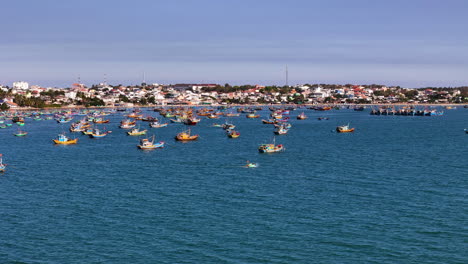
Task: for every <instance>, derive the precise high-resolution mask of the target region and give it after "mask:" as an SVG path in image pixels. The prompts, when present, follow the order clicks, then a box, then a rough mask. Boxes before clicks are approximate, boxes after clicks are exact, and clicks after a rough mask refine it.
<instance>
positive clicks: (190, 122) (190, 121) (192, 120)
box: [184, 117, 201, 126]
mask: <svg viewBox="0 0 468 264" xmlns="http://www.w3.org/2000/svg"><path fill="white" fill-rule="evenodd" d="M200 121H201V119H200V118H196V117H189V118H187V119H185V121H184V123H185V124H186V125H189V126H194V125H196V124H198V123H199V122H200Z"/></svg>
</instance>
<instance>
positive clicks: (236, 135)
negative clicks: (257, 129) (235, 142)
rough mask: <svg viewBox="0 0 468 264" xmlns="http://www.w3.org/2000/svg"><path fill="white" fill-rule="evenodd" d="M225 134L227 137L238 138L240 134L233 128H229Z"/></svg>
mask: <svg viewBox="0 0 468 264" xmlns="http://www.w3.org/2000/svg"><path fill="white" fill-rule="evenodd" d="M227 136H228V137H229V138H238V137H239V136H240V132H239V131H235V130H229V132H228V134H227Z"/></svg>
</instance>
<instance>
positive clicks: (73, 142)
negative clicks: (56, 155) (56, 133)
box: [53, 138, 78, 145]
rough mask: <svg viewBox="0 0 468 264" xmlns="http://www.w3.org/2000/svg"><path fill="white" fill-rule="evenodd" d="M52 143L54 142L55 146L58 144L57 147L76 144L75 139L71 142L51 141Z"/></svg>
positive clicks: (76, 140)
mask: <svg viewBox="0 0 468 264" xmlns="http://www.w3.org/2000/svg"><path fill="white" fill-rule="evenodd" d="M53 141H54V143H55V144H58V145H71V144H76V143H78V139H77V138H75V139H72V140H68V141H60V140H57V139H53Z"/></svg>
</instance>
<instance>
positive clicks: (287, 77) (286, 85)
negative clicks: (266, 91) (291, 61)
mask: <svg viewBox="0 0 468 264" xmlns="http://www.w3.org/2000/svg"><path fill="white" fill-rule="evenodd" d="M288 77H289V76H288V65H286V86H288Z"/></svg>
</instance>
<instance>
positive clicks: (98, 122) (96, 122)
mask: <svg viewBox="0 0 468 264" xmlns="http://www.w3.org/2000/svg"><path fill="white" fill-rule="evenodd" d="M93 122H94V123H95V124H106V123H109V119H107V120H104V119H102V118H96V119H94V120H93Z"/></svg>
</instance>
